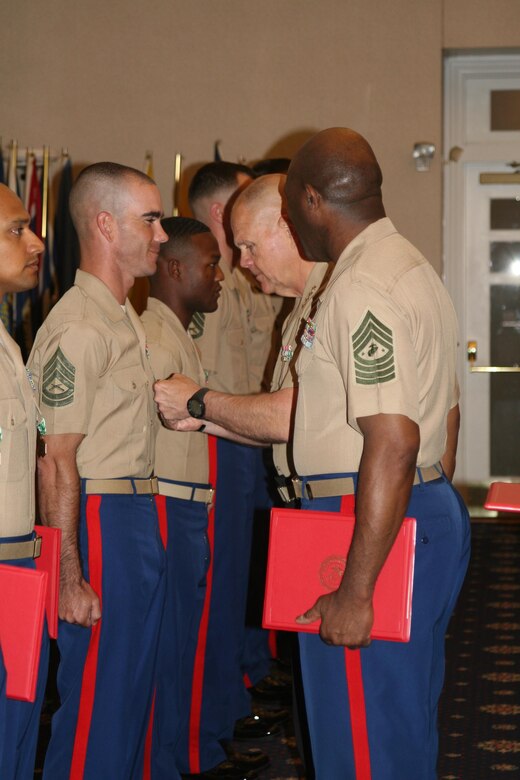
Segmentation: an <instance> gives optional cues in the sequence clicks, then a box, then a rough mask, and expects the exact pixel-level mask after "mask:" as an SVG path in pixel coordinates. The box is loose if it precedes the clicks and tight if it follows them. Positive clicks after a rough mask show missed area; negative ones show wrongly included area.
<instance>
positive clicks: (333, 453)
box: [286, 128, 469, 780]
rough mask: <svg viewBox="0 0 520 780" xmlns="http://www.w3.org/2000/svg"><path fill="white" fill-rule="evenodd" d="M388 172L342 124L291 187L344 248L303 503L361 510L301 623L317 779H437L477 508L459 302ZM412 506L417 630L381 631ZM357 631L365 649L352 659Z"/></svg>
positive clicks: (312, 244)
mask: <svg viewBox="0 0 520 780" xmlns="http://www.w3.org/2000/svg"><path fill="white" fill-rule="evenodd" d="M381 180H382V176H381V171H380V168H379V165H378V163H377V160H376V158H375V156H374V153H373V151H372V149H371V148H370V146H369V145H368V143H367V142H366V141H365V139H364V138H362V137H361V136H359V135H358V134H357V133H355V132H354V131H351V130H347V129H341V128H335V129H331V130H327V131H324V132H322V133H319V134H318V135H317V136H315V137H314V138H313V139H311V140H310V141H309V142H308V143H307V144H306V145H305V146H304V147H303V148H302V149H301V150H300V151H299V152H298V154H297V155H296V157H295V158H294V160H293V163H292V165H291V169H290V170H289V174H288V178H287V186H286V192H287V200H288V211H289V216H290V218H291V220H292V222H293V224H294V225H295V227H296V230H297V231H298V235H299V237H300V240H301V241H302V245H303V247H304V249H305V252H306V254H308V255H309V256H310V257H313V258H325V259H328V260H331V261H333V262H335V263H336V266H335V268H334V272H333V275H332V277H331V280H330V282H329V284H328V286H327V289H326V290H325V292H324V294H323V295H322V296H321V301H320V305H319V307H318V310H317V313H316V316H315V318H314V321H313V322H312V324H311V325H310V326H309V328H308V329H307V330H306V332H305V333H304V334H303V347H304V348H303V349H302V351H301V352H300V356H299V358H298V362H297V366H296V369H297V373H298V383H299V385H298V386H299V391H298V401H297V405H296V413H295V425H294V437H293V452H294V459H295V466H296V469H297V472H298V474H299V475H300V476H301V479H302V484H303V490H302V492H303V494H304V498H303V500H302V506H303V507H304V508H315V509H324V510H329V511H338V510H339V508H340V504H341V502H342V497H343V500H345V501H347V502H348V500H349V499H348V495H349V494H354V493H355V508H356V518H357V523H356V530H355V533H354V539H353V543H352V547H351V549H350V552H349V555H348V560H347V566H346V569H345V574H344V577H343V580H342V582H341V584H340V587H339V588H338V590H337V591H335V592H333V593H331V594H330V595H328V596H325V597H322V598H321V599H319V600H318V602H317V603H316V605H314V606H310V609H309V610H308V611H307V612H306V613H305V614H304V615H303V616H302V617H301V619H300V620H301V622H302V623H305V622H309V621H312V620H315V619H316V618H321V627H320V634H321V636H317V635H308V634H307V635H305V634H301V635H300V654H301V661H302V671H303V679H304V689H305V701H306V707H307V716H308V721H309V728H310V734H311V742H312V748H313V758H314V765H315V768H316V777H317V779H318V780H324V779H325V778H326V779H327V780H335V779H336V778H338V779H339V778H345V777H355V776H356V769H355V767H356V766H357V767H359V765H360V764H361V765H364V766H365V767H367V766H370V771H371V777H372V778H373V780H383V779H384V780H390V779H391V780H394V779H395V780H397V779H398V778H404V777H414V778H416V779H417V780H434V778H435V777H436V758H437V702H438V699H439V696H440V693H441V689H442V683H443V675H444V634H445V631H446V628H447V625H448V621H449V618H450V615H451V612H452V610H453V607H454V605H455V601H456V599H457V596H458V593H459V590H460V587H461V585H462V581H463V579H464V575H465V572H466V568H467V563H468V557H469V522H468V515H467V511H466V509H465V507H464V506H463V504H462V501H461V499H460V497H459V496H458V494H457V493H456V491H455V490H454V489H453V487H452V485H451V482H450V479H451V477H452V476H453V471H454V467H455V451H456V443H457V432H458V418H459V412H458V388H457V380H456V375H455V362H456V361H455V357H456V348H457V323H456V317H455V313H454V310H453V306H452V303H451V301H450V299H449V296H448V294H447V292H446V290H445V288H444V287H443V285H442V283H441V281H440V279H439V278H438V277H437V275H436V274H435V272H434V271H433V269H432V267H431V266H430V264H429V263H428V262H427V261H426V260H425V258H424V257H423V256H422V255H421V254H420V253H419V252H418V250H417V249H415V247H413V246H412V245H411V244H409V243H408V242H407V241H406V240H405V239H404V238H403V237H402V236H400V235H399V234H398V232H397V231H396V229H395V228H394V226H393V225H392V223H391V222H390V221H389V220H388V219H387V218H386V216H385V212H384V208H383V204H382V198H381ZM327 483H328V484H327ZM317 496H321V498H318V497H317ZM309 497H314V498H309ZM350 501H351V505H352V504H353V495H351V498H350ZM405 515H407V516H411V517H415V518H416V519H417V545H416V554H415V574H414V592H413V605H412V630H411V639H410V642H408V643H398V642H383V641H375V642H373V643H370V630H371V627H372V622H373V610H372V594H373V588H374V584H375V580H376V578H377V574H378V573H379V571H380V568H381V566H382V565H383V562H384V560H385V558H386V556H387V554H388V551H389V549H390V546H391V544H392V541H393V539H394V538H395V535H396V534H397V531H398V529H399V527H400V525H401V522H402V519H403V517H404V516H405ZM344 646H347V647H350V648H362V649H361V650H357V651H356V654H357V658H353V656H352V655H351V654H350V655H349V654H347V655H345V650H344ZM347 676H348V679H349V683H348V684H347V681H346V680H347ZM354 683H355V685H354ZM350 685H352V686H353V690H351V693H350V696H349V686H350ZM358 689H361V690H362V695H361V696H359V697H358V696H357V695H356V694H355V693H354V690H358ZM363 702H364V706H363V704H362V703H363ZM350 717H352V718H356V720H357V721H358V728H357V729H356V730H355V731H354V730H352V731H351V726H350ZM363 721H364V723H365V727H366V737H363V736H361V735H362V733H363V726H361V727H360V728H359V722H361V723H363Z"/></svg>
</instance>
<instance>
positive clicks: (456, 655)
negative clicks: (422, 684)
mask: <svg viewBox="0 0 520 780" xmlns="http://www.w3.org/2000/svg"><path fill="white" fill-rule="evenodd" d="M472 536H473V552H472V559H471V563H470V569H469V572H468V576H467V578H466V582H465V585H464V588H463V591H462V593H461V597H460V599H459V603H458V605H457V609H456V612H455V614H454V616H453V618H452V621H451V623H450V627H449V631H448V636H447V645H446V682H445V688H444V694H443V698H442V701H441V707H440V750H439V770H438V776H439V780H494V779H495V778H496V779H497V780H500V779H502V778H503V780H513V779H515V780H520V577H519V576H518V575H519V572H520V521H518V520H516V519H513V520H511V521H509V522H508V521H507V520H499V521H493V520H489V519H486V520H483V521H478V520H477V521H474V522H473V523H472ZM48 709H49V707H48ZM48 723H49V712H48V711H47V712H45V713H44V715H43V716H42V738H41V744H40V750H39V759H40V760H39V762H38V763H39V764H40V766H39V767H38V769H37V772H36V774H35V778H41V759H42V758H43V754H44V746H45V742H46V739H47V738H48V732H49V726H48ZM235 747H236V748H237V749H238V750H241V749H245V748H247V747H261V748H262V750H264V751H265V752H266V753H268V754H269V757H270V759H271V765H270V766H269V768H268V769H266V770H265V771H264V772H262V773H261V774H259V775H258V777H259V778H260V780H267V779H269V780H301V779H302V778H305V777H306V775H305V772H304V769H303V764H302V762H301V760H300V758H299V756H298V751H297V747H296V739H295V736H294V728H293V726H292V723H290V724H288V726H287V727H286V728H285V729H284V731H283V732H282V734H281V736H280V737H278V738H276V739H272V740H269V741H262V742H260V741H255V742H251V743H244V742H240V743H238V742H237V743H235ZM121 780H123V779H121ZM306 780H312V778H311V777H310V775H309V774H307V777H306ZM402 780H413V778H402Z"/></svg>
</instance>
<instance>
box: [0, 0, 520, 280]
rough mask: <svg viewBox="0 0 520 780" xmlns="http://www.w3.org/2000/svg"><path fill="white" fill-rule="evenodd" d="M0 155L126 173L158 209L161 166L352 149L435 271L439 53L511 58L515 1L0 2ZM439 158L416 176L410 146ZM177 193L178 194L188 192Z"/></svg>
mask: <svg viewBox="0 0 520 780" xmlns="http://www.w3.org/2000/svg"><path fill="white" fill-rule="evenodd" d="M0 30H2V46H1V47H0V87H1V95H2V111H1V113H0V135H1V136H2V137H3V139H4V145H5V144H6V143H8V142H9V141H10V139H11V138H16V139H17V140H18V142H19V144H20V145H23V146H25V145H31V146H41V145H42V144H43V143H48V144H50V145H51V147H52V149H53V150H55V151H56V152H59V150H60V148H61V147H67V148H68V150H69V152H70V155H71V157H72V160H73V161H74V163H76V164H80V163H86V162H93V161H95V160H100V159H112V160H115V161H118V162H124V163H128V164H130V165H134V166H136V167H141V166H142V165H143V161H144V155H145V152H146V150H147V149H151V150H153V152H154V163H155V175H156V179H157V181H158V183H159V186H160V188H161V192H162V195H163V200H164V203H165V209H166V211H167V212H169V211H170V210H171V207H172V195H171V190H172V173H173V158H174V154H175V152H181V153H182V154H183V156H184V158H185V163H184V164H185V169H186V171H187V172H188V173H189V171H190V170H193V167H194V165H195V164H196V163H199V162H202V161H205V160H207V159H211V157H212V153H213V142H214V141H215V140H217V139H221V140H222V144H221V151H222V155H223V156H224V157H226V158H227V159H232V160H236V159H238V158H239V157H244V158H246V159H247V160H251V159H256V158H259V157H262V156H265V155H269V154H273V153H275V154H278V155H280V154H283V155H291V154H292V153H293V151H294V150H295V148H297V146H298V145H299V143H301V140H302V138H304V137H305V136H306V134H307V133H309V132H312V131H314V130H318V129H321V128H324V127H328V126H331V125H347V126H351V127H354V128H355V129H357V130H359V131H361V132H362V133H364V134H365V135H366V136H367V137H368V139H369V140H370V141H371V143H372V145H373V146H374V149H375V151H376V153H377V154H378V156H379V158H380V161H381V164H382V167H383V172H384V176H385V183H384V194H385V200H386V205H387V210H388V213H389V215H390V216H391V217H392V219H393V220H394V221H395V223H396V224H397V225H398V227H399V228H400V229H401V230H402V231H403V232H404V233H405V234H406V235H407V236H408V237H409V238H410V239H411V240H412V241H414V242H415V243H416V244H417V245H418V246H419V247H420V248H421V249H422V250H423V251H424V252H425V253H426V254H427V256H428V257H429V258H430V259H431V261H432V262H433V264H434V266H435V267H436V268H437V269H438V270H440V267H441V207H442V161H441V147H442V52H443V47H444V48H446V47H449V48H465V47H469V48H473V47H498V46H515V45H520V35H519V33H518V31H519V30H520V3H519V2H518V0H444V2H441V0H394V2H392V3H382V2H381V0H151V2H149V3H147V4H143V3H141V2H137V0H110V1H109V2H106V0H86V2H83V3H71V2H70V0H47V1H46V2H45V3H40V2H37V1H36V0H16V2H15V1H14V0H5V1H4V2H3V3H2V4H1V7H0ZM423 140H425V141H432V142H434V143H435V144H436V146H437V150H438V153H437V155H436V158H435V160H434V162H433V165H432V168H431V170H430V172H428V173H417V172H416V171H415V168H414V165H413V161H412V149H413V144H414V143H415V142H416V141H423ZM187 178H188V177H186V179H185V182H186V183H187Z"/></svg>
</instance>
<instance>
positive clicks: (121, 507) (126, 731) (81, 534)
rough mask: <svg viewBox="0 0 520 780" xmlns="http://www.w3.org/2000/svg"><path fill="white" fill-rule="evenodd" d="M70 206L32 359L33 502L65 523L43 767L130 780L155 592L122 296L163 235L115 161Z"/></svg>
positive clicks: (137, 349) (135, 332)
mask: <svg viewBox="0 0 520 780" xmlns="http://www.w3.org/2000/svg"><path fill="white" fill-rule="evenodd" d="M70 210H71V215H72V219H73V221H74V225H75V227H76V230H77V233H78V237H79V242H80V249H81V264H80V270H78V272H77V274H76V279H75V284H74V287H73V288H71V289H70V290H69V291H68V292H67V293H66V294H65V295H64V296H63V297H62V298H61V300H60V301H59V302H58V303H57V304H56V306H55V307H54V308H53V309H52V311H51V313H50V315H49V317H48V318H47V320H46V321H45V323H44V325H43V326H42V327H41V328H40V330H39V332H38V334H37V336H36V341H35V344H34V347H33V351H32V353H31V358H30V366H31V370H32V372H33V376H34V380H35V382H36V383H37V385H38V389H39V402H40V408H41V410H42V414H44V416H45V420H46V425H47V435H46V437H45V443H46V447H47V454H46V456H45V457H44V458H42V459H41V460H40V469H39V477H40V480H39V495H40V508H41V512H42V517H43V519H44V521H45V522H46V523H47V524H48V525H54V526H58V527H60V528H61V529H62V577H61V588H60V605H59V613H60V618H61V622H60V627H59V638H58V646H59V650H60V658H61V661H60V668H59V673H58V680H59V683H58V688H59V694H60V702H61V706H60V708H59V709H58V711H57V713H56V714H55V716H54V720H53V728H52V738H51V742H50V744H49V747H48V750H47V755H46V760H45V765H44V777H45V778H48V779H49V780H51V778H52V780H60V778H68V777H82V778H92V779H94V778H96V780H100V778H107V780H108V778H110V780H114V779H115V778H120V780H127V778H138V777H141V776H142V771H143V760H144V758H143V754H144V739H145V734H146V728H147V722H148V717H149V711H150V705H151V696H152V687H153V682H154V673H155V659H156V650H157V641H158V635H159V628H160V623H161V617H162V608H163V601H164V588H165V576H164V575H165V553H164V548H163V545H162V542H161V538H160V534H159V527H158V520H157V512H156V507H155V502H154V499H153V495H154V494H155V493H156V492H157V487H156V480H154V479H151V477H152V473H153V464H154V451H155V437H156V432H157V428H158V424H159V423H158V419H157V413H156V409H155V407H154V403H153V398H152V386H153V380H154V376H153V373H152V371H151V368H150V364H149V360H148V356H147V354H146V341H145V334H144V331H143V329H142V326H141V323H140V320H139V318H138V316H137V314H136V313H135V311H134V310H133V308H132V306H131V304H130V302H129V301H128V298H127V294H128V291H129V289H130V288H131V286H132V284H133V282H134V279H135V278H136V277H139V276H146V275H150V274H152V273H153V272H154V271H155V268H156V263H157V256H158V252H159V248H160V244H161V243H163V242H164V241H166V239H167V236H166V234H165V233H164V231H163V230H162V228H161V225H160V218H161V216H162V205H161V198H160V195H159V191H158V189H157V187H156V186H155V184H154V182H153V181H152V180H151V179H149V178H148V177H147V176H145V175H144V174H142V173H140V172H139V171H136V170H134V169H132V168H127V167H125V166H121V165H118V164H116V163H97V164H95V165H91V166H89V167H88V168H86V169H85V170H84V171H82V173H81V174H80V176H79V177H78V179H77V180H76V182H75V184H74V186H73V189H72V192H71V196H70Z"/></svg>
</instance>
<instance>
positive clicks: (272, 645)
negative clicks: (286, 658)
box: [267, 628, 278, 658]
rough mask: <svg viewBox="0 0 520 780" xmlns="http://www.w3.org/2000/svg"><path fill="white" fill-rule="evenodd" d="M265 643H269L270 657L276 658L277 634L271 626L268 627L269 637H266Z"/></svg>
mask: <svg viewBox="0 0 520 780" xmlns="http://www.w3.org/2000/svg"><path fill="white" fill-rule="evenodd" d="M267 644H268V645H269V652H270V653H271V658H278V635H277V633H276V631H274V630H273V629H272V628H271V629H269V637H268V639H267Z"/></svg>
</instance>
